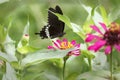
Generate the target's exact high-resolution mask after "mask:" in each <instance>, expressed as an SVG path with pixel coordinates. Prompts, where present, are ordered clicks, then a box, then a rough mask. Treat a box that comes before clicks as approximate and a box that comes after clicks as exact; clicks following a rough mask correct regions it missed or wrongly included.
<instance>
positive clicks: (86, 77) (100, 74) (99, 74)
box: [76, 70, 110, 80]
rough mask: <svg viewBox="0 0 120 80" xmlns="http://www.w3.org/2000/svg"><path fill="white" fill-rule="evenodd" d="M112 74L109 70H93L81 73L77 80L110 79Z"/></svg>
mask: <svg viewBox="0 0 120 80" xmlns="http://www.w3.org/2000/svg"><path fill="white" fill-rule="evenodd" d="M109 76H110V72H109V71H104V70H100V71H91V72H86V73H83V74H80V75H79V76H78V77H77V79H76V80H108V79H109Z"/></svg>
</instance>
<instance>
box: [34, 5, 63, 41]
mask: <svg viewBox="0 0 120 80" xmlns="http://www.w3.org/2000/svg"><path fill="white" fill-rule="evenodd" d="M52 12H53V13H52ZM54 13H59V14H61V15H63V13H62V10H61V9H60V7H59V6H56V7H55V9H53V8H49V10H48V24H47V25H45V26H44V27H43V28H42V30H41V31H40V33H35V34H39V35H40V37H41V38H42V39H44V38H48V37H50V38H51V39H52V38H56V37H62V36H63V35H64V34H65V32H63V31H64V26H65V23H64V22H62V21H60V20H59V19H58V17H57V16H56V15H55V14H54Z"/></svg>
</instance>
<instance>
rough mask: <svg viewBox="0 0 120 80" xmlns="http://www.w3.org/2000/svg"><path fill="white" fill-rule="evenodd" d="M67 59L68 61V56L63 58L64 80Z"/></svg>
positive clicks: (63, 77)
mask: <svg viewBox="0 0 120 80" xmlns="http://www.w3.org/2000/svg"><path fill="white" fill-rule="evenodd" d="M66 61H67V57H64V58H63V73H62V80H64V79H65V67H66Z"/></svg>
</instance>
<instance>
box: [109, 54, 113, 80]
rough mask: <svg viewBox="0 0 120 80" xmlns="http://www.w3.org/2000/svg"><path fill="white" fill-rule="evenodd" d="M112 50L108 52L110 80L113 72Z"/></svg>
mask: <svg viewBox="0 0 120 80" xmlns="http://www.w3.org/2000/svg"><path fill="white" fill-rule="evenodd" d="M112 59H113V58H112V52H111V53H110V80H113V75H112V72H113V66H112V63H113V61H112Z"/></svg>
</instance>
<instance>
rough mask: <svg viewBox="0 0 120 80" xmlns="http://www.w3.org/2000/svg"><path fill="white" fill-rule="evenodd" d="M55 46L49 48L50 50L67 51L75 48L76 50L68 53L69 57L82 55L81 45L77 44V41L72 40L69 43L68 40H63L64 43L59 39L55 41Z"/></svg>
mask: <svg viewBox="0 0 120 80" xmlns="http://www.w3.org/2000/svg"><path fill="white" fill-rule="evenodd" d="M53 43H54V44H53V46H48V49H53V50H56V49H60V50H66V49H69V48H75V49H74V50H72V51H70V52H68V56H71V55H75V56H78V55H79V54H80V51H79V50H80V44H77V43H76V41H75V40H72V41H71V42H69V41H68V40H67V39H63V40H62V41H61V40H59V39H57V40H56V41H53Z"/></svg>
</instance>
